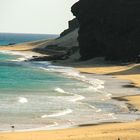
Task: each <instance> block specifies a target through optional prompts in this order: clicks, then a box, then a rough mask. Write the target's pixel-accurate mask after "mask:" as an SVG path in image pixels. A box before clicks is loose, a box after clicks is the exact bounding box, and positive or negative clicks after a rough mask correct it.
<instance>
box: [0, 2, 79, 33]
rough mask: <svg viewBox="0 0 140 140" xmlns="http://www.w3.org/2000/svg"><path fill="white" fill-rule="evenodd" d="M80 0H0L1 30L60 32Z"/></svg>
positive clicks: (65, 26)
mask: <svg viewBox="0 0 140 140" xmlns="http://www.w3.org/2000/svg"><path fill="white" fill-rule="evenodd" d="M77 1H78V0H0V32H8V33H41V34H59V33H61V32H62V31H63V30H64V29H66V28H68V21H69V20H71V19H72V18H73V17H74V16H73V15H72V13H71V6H72V5H73V4H74V3H75V2H77Z"/></svg>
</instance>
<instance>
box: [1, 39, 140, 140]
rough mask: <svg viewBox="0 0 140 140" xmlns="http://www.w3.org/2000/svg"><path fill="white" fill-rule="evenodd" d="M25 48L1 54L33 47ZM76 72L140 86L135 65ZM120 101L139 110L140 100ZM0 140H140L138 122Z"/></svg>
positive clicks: (15, 135) (16, 135)
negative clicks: (102, 75)
mask: <svg viewBox="0 0 140 140" xmlns="http://www.w3.org/2000/svg"><path fill="white" fill-rule="evenodd" d="M42 43H43V42H42ZM26 45H27V44H26ZM26 45H25V47H24V44H22V47H20V46H18V45H17V46H16V47H17V48H16V47H3V48H0V50H5V49H6V50H16V51H30V50H32V49H33V48H35V46H36V45H35V46H34V44H30V45H29V46H28V47H27V46H26ZM13 48H14V49H13ZM86 64H87V63H86ZM76 68H77V69H78V70H79V71H80V72H85V73H96V74H111V75H114V76H115V77H118V78H121V79H126V80H129V81H130V82H133V83H134V84H135V85H136V86H140V70H139V69H140V65H138V64H131V65H125V66H117V65H104V64H101V65H98V66H97V65H84V64H82V65H80V64H79V65H77V66H76ZM122 96H123V95H122ZM123 98H125V99H127V100H128V103H130V104H132V105H134V106H135V107H136V108H137V109H139V110H140V96H138V95H137V96H127V97H123ZM81 117H82V116H81ZM0 140H140V121H139V120H138V121H134V122H128V123H110V124H100V125H92V126H91V125H90V126H85V127H77V128H69V129H63V130H51V131H34V132H9V133H2V132H1V133H0Z"/></svg>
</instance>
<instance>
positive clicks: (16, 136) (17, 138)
mask: <svg viewBox="0 0 140 140" xmlns="http://www.w3.org/2000/svg"><path fill="white" fill-rule="evenodd" d="M20 52H21V53H22V52H24V53H25V54H26V55H27V53H26V52H31V53H32V51H29V50H28V51H20ZM29 54H30V53H29ZM32 56H33V55H32ZM81 72H82V71H81ZM86 73H88V74H89V75H90V74H92V73H89V72H86ZM113 76H115V77H116V78H119V77H118V76H116V75H113ZM132 82H133V81H132ZM134 85H135V83H134ZM138 87H139V86H138ZM113 98H116V100H125V101H127V102H129V103H130V105H132V106H134V107H135V108H138V109H137V111H138V110H139V111H140V104H138V103H136V102H137V101H136V99H137V100H138V99H140V95H128V96H122V97H113ZM132 111H133V109H132ZM133 124H134V125H136V126H137V124H140V121H134V122H121V123H119V122H118V123H116V122H114V123H113V122H112V123H109V122H108V123H101V124H87V125H86V124H85V125H83V126H82V125H81V126H80V127H78V126H74V128H68V129H67V128H65V129H60V130H37V131H30V132H26V131H25V132H14V133H9V132H6V133H3V132H0V139H1V138H3V140H5V138H8V140H23V139H22V137H23V136H28V137H32V136H33V135H36V134H38V135H39V136H38V137H39V138H36V137H34V136H33V138H34V140H39V139H41V140H45V139H46V138H49V139H50V137H51V140H56V139H57V138H55V137H54V136H55V133H62V132H63V133H64V132H65V131H68V133H70V134H71V135H72V133H71V132H70V131H72V132H73V131H74V133H76V132H77V133H78V134H80V133H79V131H81V130H83V129H85V130H84V132H86V133H88V132H87V129H88V130H89V129H96V127H100V129H101V130H100V131H102V130H103V131H107V130H106V127H107V128H108V126H109V125H110V126H111V127H113V128H114V127H115V126H116V127H119V125H124V126H125V125H128V126H129V127H128V128H127V126H126V128H127V129H128V130H129V129H130V128H131V127H130V126H131V125H133ZM75 127H76V128H75ZM120 129H121V128H120ZM136 129H137V128H136ZM138 129H140V128H139V126H138ZM128 130H127V131H128ZM108 131H111V130H108ZM97 132H98V131H97ZM48 133H52V134H51V136H50V137H48V136H47V135H48ZM78 134H77V135H78ZM108 134H111V133H108ZM42 135H43V137H42ZM58 135H59V134H58ZM63 135H64V134H63ZM90 135H92V136H91V138H95V140H98V138H99V139H100V138H101V137H104V134H100V135H98V136H97V137H96V136H94V135H93V134H90ZM12 137H13V138H12ZM79 137H81V138H80V139H79V140H88V138H86V137H85V136H79ZM79 137H78V138H79ZM105 137H109V136H105ZM113 137H114V136H113ZM122 137H123V136H122ZM125 137H126V136H125ZM137 137H138V138H140V133H138V136H137ZM61 138H62V140H63V139H65V138H66V139H70V140H78V138H77V136H76V135H75V136H73V137H69V135H68V134H65V137H64V138H63V136H61ZM61 138H60V139H61ZM27 140H28V139H27ZM89 140H90V139H89ZM105 140H109V139H105ZM134 140H135V139H134Z"/></svg>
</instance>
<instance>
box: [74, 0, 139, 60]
mask: <svg viewBox="0 0 140 140" xmlns="http://www.w3.org/2000/svg"><path fill="white" fill-rule="evenodd" d="M72 12H73V14H74V15H75V16H76V17H77V19H78V21H79V24H80V30H79V37H78V41H79V45H80V54H81V59H83V60H85V59H90V58H94V57H98V56H105V57H106V58H107V59H110V60H124V61H132V60H136V59H139V57H140V0H80V1H79V2H77V3H76V4H74V5H73V6H72Z"/></svg>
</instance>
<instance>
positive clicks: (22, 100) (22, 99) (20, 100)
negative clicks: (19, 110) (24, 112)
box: [18, 97, 28, 104]
mask: <svg viewBox="0 0 140 140" xmlns="http://www.w3.org/2000/svg"><path fill="white" fill-rule="evenodd" d="M18 102H19V103H22V104H24V103H27V102H28V100H27V98H25V97H19V98H18Z"/></svg>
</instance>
